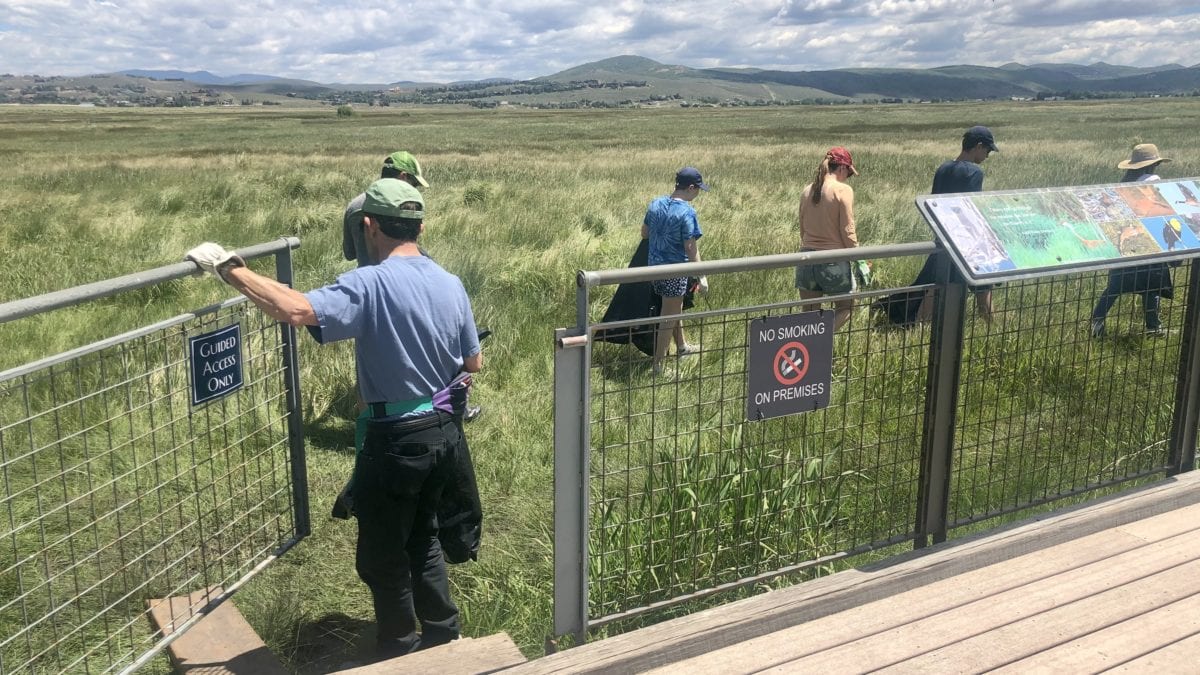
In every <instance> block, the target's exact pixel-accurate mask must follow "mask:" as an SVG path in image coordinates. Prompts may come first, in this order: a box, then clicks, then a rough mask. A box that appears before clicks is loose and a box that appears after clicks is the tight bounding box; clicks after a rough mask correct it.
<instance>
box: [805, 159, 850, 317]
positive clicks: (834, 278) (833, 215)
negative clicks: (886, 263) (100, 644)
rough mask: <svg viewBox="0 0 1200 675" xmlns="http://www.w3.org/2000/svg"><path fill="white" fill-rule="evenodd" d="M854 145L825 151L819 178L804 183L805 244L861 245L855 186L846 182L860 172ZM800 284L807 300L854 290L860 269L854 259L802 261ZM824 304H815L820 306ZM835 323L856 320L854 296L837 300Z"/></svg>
mask: <svg viewBox="0 0 1200 675" xmlns="http://www.w3.org/2000/svg"><path fill="white" fill-rule="evenodd" d="M857 175H858V170H857V169H855V168H854V161H853V160H852V159H851V157H850V151H849V150H847V149H845V148H842V147H837V148H833V149H831V150H830V151H829V152H827V153H825V158H824V159H822V160H821V164H820V166H818V167H817V175H816V178H815V179H814V180H813V182H812V183H810V184H809V185H808V186H806V187H805V188H804V194H803V196H802V197H801V198H800V250H801V251H829V250H833V249H839V248H855V247H857V246H858V235H857V234H856V233H855V231H854V190H853V189H852V188H851V187H850V186H849V185H848V184H847V183H846V181H847V180H848V179H849V178H850V177H851V176H857ZM796 288H797V289H798V290H799V291H800V297H801V298H804V299H806V300H808V299H812V298H819V297H821V296H822V295H829V294H831V293H832V294H842V293H850V292H852V291H853V290H854V289H855V284H854V272H853V270H852V268H851V264H850V263H849V262H838V263H820V264H816V265H800V266H799V267H797V268H796ZM819 306H820V305H809V306H807V308H808V309H814V308H816V307H819ZM833 306H834V309H835V310H836V314H835V315H834V320H833V328H834V330H837V329H838V328H841V327H842V325H843V324H845V323H846V322H847V321H849V320H850V312H851V310H852V309H853V307H854V304H853V302H852V301H850V300H837V301H834V303H833Z"/></svg>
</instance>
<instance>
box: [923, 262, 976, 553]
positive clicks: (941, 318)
mask: <svg viewBox="0 0 1200 675" xmlns="http://www.w3.org/2000/svg"><path fill="white" fill-rule="evenodd" d="M935 255H939V256H941V257H942V261H941V262H942V263H943V264H945V265H949V264H950V260H949V259H948V258H947V257H946V254H944V253H938V254H935ZM941 292H942V302H940V303H936V304H935V305H934V309H933V327H932V329H931V330H932V334H931V335H930V344H929V370H928V375H927V377H926V381H925V428H924V430H923V432H922V437H921V473H920V478H919V479H918V490H919V493H918V500H917V504H918V506H917V508H918V509H920V510H919V511H918V512H917V527H916V533H917V537H916V541H915V542H914V543H915V546H916V547H917V548H922V547H924V546H926V545H928V544H929V538H930V537H931V536H932V538H933V542H934V543H939V542H942V541H945V540H946V529H947V526H946V522H947V520H948V516H947V513H948V511H949V505H950V471H951V467H952V466H953V449H954V425H955V419H956V416H957V413H958V378H959V373H960V370H961V367H962V345H963V319H964V317H965V316H966V303H967V287H966V286H965V285H964V284H962V283H954V282H951V283H948V284H945V285H944V286H943V287H942V288H941Z"/></svg>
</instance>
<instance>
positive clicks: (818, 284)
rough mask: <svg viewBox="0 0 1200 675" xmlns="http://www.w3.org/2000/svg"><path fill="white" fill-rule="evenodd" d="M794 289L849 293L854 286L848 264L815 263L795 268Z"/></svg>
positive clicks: (852, 275)
mask: <svg viewBox="0 0 1200 675" xmlns="http://www.w3.org/2000/svg"><path fill="white" fill-rule="evenodd" d="M796 288H798V289H800V290H802V291H813V292H816V293H850V292H851V291H853V290H855V288H856V284H855V283H854V273H853V272H852V271H851V269H850V263H849V262H835V263H817V264H815V265H800V266H798V267H796Z"/></svg>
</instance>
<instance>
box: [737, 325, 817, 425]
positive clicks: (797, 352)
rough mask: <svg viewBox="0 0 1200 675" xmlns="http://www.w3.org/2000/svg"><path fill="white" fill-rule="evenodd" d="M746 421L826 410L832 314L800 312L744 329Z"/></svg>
mask: <svg viewBox="0 0 1200 675" xmlns="http://www.w3.org/2000/svg"><path fill="white" fill-rule="evenodd" d="M747 344H748V345H749V346H750V347H749V356H748V366H749V367H748V368H747V370H748V371H749V376H748V381H747V384H746V419H748V420H764V419H768V418H771V417H782V416H783V415H792V414H795V413H800V412H808V411H810V410H818V409H820V408H824V407H825V406H827V405H829V389H830V384H831V380H832V379H833V312H820V311H817V312H801V313H799V314H789V315H787V316H774V317H764V318H761V319H754V320H752V321H750V324H749V335H748V337H747Z"/></svg>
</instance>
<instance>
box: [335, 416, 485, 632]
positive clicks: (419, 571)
mask: <svg viewBox="0 0 1200 675" xmlns="http://www.w3.org/2000/svg"><path fill="white" fill-rule="evenodd" d="M463 442H464V441H463V437H462V434H461V432H460V430H459V427H458V425H457V424H455V422H454V420H453V418H451V417H450V415H447V414H445V413H436V414H435V415H434V416H432V417H431V418H423V419H422V420H418V421H415V422H413V421H408V422H399V421H394V420H389V419H387V418H385V419H381V420H371V422H370V425H369V427H368V429H367V438H366V442H365V443H364V445H363V452H362V454H361V456H360V457H359V460H358V462H359V463H358V466H357V467H356V469H355V479H354V505H355V509H356V511H357V513H358V550H357V556H356V566H357V568H358V576H359V577H360V578H361V579H362V580H363V582H365V583H366V584H367V587H369V588H370V589H371V598H372V600H373V601H374V604H375V621H376V623H377V625H378V632H377V635H378V640H379V645H380V648H381V649H383V650H384V651H386V652H388V653H389V654H393V655H399V654H407V653H409V652H411V651H415V650H416V649H418V648H423V647H429V646H433V645H438V644H444V643H446V642H449V641H451V640H453V639H455V638H457V637H458V635H459V625H458V607H456V606H455V604H454V601H452V600H451V599H450V586H449V583H448V582H447V580H446V563H445V560H444V559H443V558H442V548H441V545H440V544H439V542H438V536H437V535H438V528H437V515H436V514H437V508H438V503H439V501H440V500H441V496H442V492H443V490H444V489H445V486H446V484H447V482H448V480H449V479H450V476H451V472H452V470H453V467H454V464H455V456H456V453H457V452H458V449H459V447H460V445H461V444H462V443H463ZM417 620H420V623H421V636H420V637H418V636H417Z"/></svg>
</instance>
